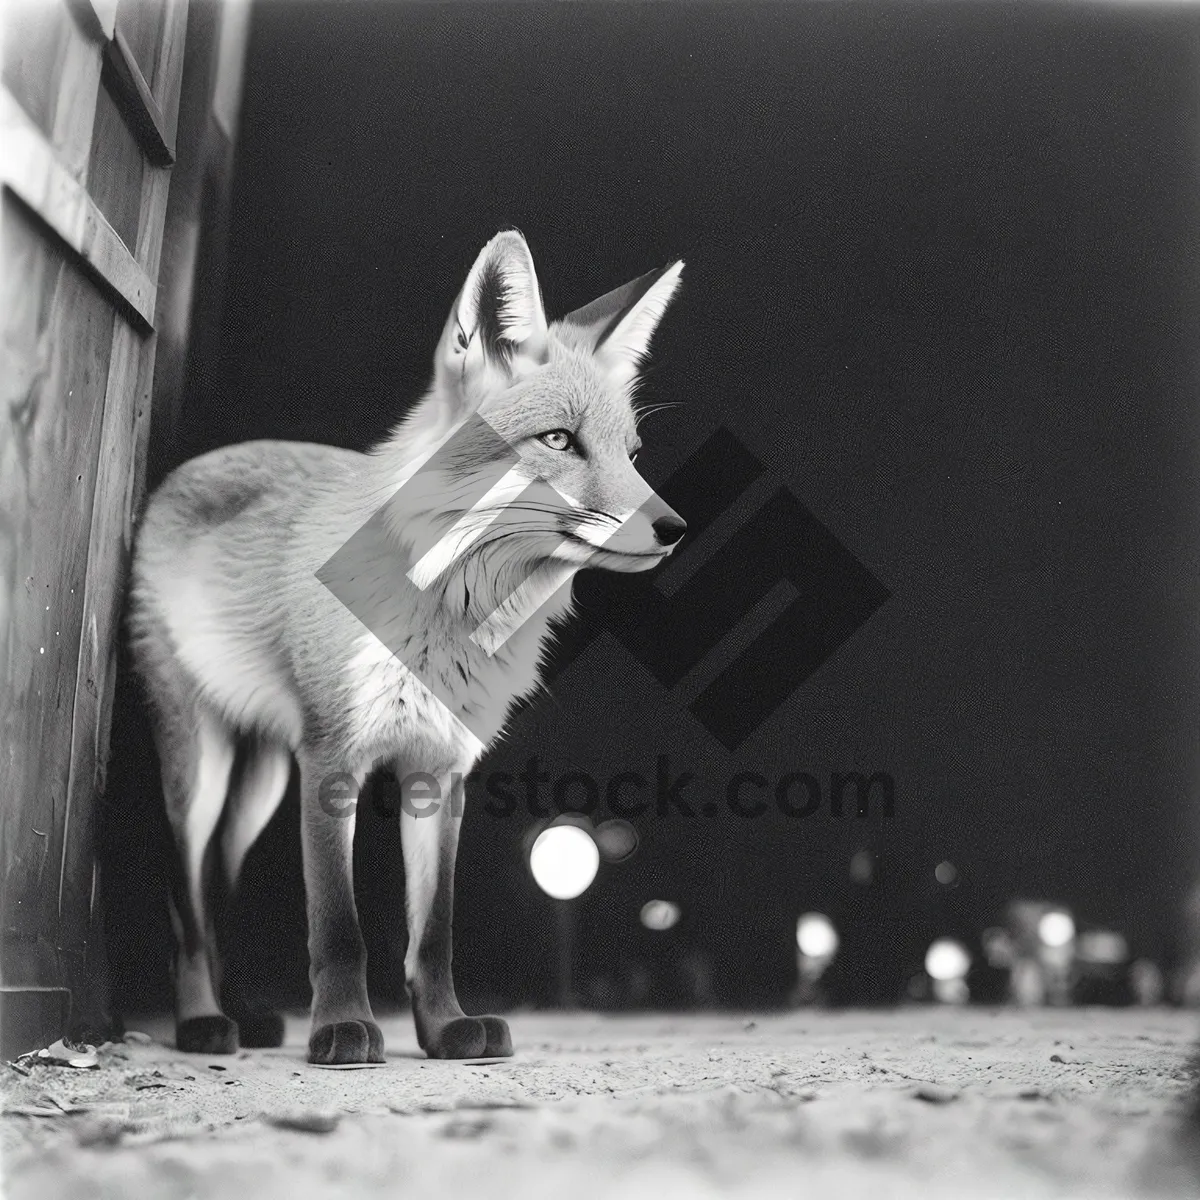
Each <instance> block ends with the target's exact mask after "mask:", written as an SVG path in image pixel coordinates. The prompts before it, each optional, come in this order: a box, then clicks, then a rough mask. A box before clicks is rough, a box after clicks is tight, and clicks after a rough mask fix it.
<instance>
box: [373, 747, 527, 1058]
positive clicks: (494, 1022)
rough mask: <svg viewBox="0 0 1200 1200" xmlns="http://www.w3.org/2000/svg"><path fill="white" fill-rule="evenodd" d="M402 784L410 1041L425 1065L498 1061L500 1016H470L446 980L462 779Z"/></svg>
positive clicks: (423, 778)
mask: <svg viewBox="0 0 1200 1200" xmlns="http://www.w3.org/2000/svg"><path fill="white" fill-rule="evenodd" d="M396 774H397V776H399V777H400V779H401V781H402V782H401V805H400V834H401V841H402V844H403V847H404V887H405V899H406V908H407V911H408V951H407V953H406V955H405V958H404V974H405V979H406V982H407V984H408V990H409V994H410V995H411V996H412V1004H413V1019H414V1020H415V1022H416V1027H417V1041H418V1042H419V1043H420V1046H421V1049H423V1050H424V1051H425V1053H426V1054H428V1055H429V1057H430V1058H499V1057H507V1056H508V1055H510V1054H512V1039H511V1038H510V1036H509V1032H508V1025H507V1023H506V1022H505V1021H503V1020H501V1018H499V1017H493V1016H482V1017H469V1016H467V1015H466V1014H465V1013H464V1012H463V1010H462V1007H461V1006H460V1005H459V1003H458V997H457V996H456V995H455V993H454V979H453V976H452V975H451V967H450V964H451V960H452V958H453V950H452V946H451V926H452V925H453V921H454V859H455V855H456V853H457V851H458V834H459V829H460V827H461V825H462V793H461V787H462V785H461V782H459V781H460V780H461V778H462V776H461V775H452V774H451V773H449V772H447V773H445V774H439V775H437V776H432V775H413V776H408V777H405V776H404V775H403V774H402V773H401V772H400V771H397V772H396Z"/></svg>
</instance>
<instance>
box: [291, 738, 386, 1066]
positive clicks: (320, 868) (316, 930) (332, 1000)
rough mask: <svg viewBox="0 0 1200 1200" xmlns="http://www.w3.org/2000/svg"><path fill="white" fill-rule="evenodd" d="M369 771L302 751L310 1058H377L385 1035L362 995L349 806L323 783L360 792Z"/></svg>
mask: <svg viewBox="0 0 1200 1200" xmlns="http://www.w3.org/2000/svg"><path fill="white" fill-rule="evenodd" d="M365 774H366V771H365V769H362V768H358V767H356V768H354V769H348V768H347V766H346V764H344V763H340V762H338V761H337V760H336V759H335V758H332V757H326V756H322V755H319V754H313V753H308V754H304V753H302V754H301V755H300V804H301V819H300V833H301V847H302V849H303V851H304V889H305V893H306V899H307V904H308V956H309V978H310V979H311V980H312V989H313V1006H312V1033H311V1036H310V1037H309V1042H308V1061H309V1062H312V1063H320V1064H323V1065H332V1064H345V1063H368V1062H371V1063H381V1062H383V1061H384V1056H383V1034H382V1033H381V1032H380V1029H379V1026H378V1025H377V1024H376V1023H375V1018H374V1017H373V1016H372V1014H371V1004H370V1001H369V1000H368V999H367V951H366V945H365V943H364V942H363V937H362V933H361V931H360V929H359V924H358V912H357V909H356V908H355V905H354V875H353V853H354V806H353V804H346V805H342V804H341V803H340V802H339V801H338V800H337V799H331V798H330V795H329V789H328V788H327V787H325V784H326V783H327V782H328V781H330V780H344V781H347V782H349V783H352V784H353V787H352V789H351V790H352V791H353V792H357V790H358V787H359V785H361V783H362V780H363V778H364V777H365Z"/></svg>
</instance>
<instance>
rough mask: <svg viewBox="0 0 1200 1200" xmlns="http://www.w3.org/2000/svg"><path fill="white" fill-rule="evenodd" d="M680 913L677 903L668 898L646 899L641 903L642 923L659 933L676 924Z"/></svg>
mask: <svg viewBox="0 0 1200 1200" xmlns="http://www.w3.org/2000/svg"><path fill="white" fill-rule="evenodd" d="M682 915H683V914H682V912H681V911H680V908H679V905H678V904H675V903H673V902H672V901H670V900H647V901H646V903H645V904H643V905H642V913H641V918H642V924H643V925H645V927H646V928H647V929H653V930H655V931H656V932H659V933H661V932H662V931H663V930H666V929H670V928H671V927H672V926H673V925H676V924H678V922H679V918H680V917H681V916H682Z"/></svg>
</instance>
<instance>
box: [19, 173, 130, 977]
mask: <svg viewBox="0 0 1200 1200" xmlns="http://www.w3.org/2000/svg"><path fill="white" fill-rule="evenodd" d="M0 261H2V262H3V264H4V271H3V275H2V276H0V289H2V290H0V312H3V313H4V339H3V344H2V347H0V354H2V358H0V796H3V797H4V798H5V803H4V804H3V805H0V919H2V927H0V950H2V957H0V969H2V971H3V982H4V983H5V984H6V985H13V984H23V985H30V986H34V985H36V986H49V985H55V984H58V983H59V981H60V980H59V975H60V968H59V962H58V954H57V933H58V905H57V887H56V885H57V882H58V875H59V870H60V863H61V858H62V839H63V819H62V818H63V814H64V811H65V808H66V804H67V792H68V785H69V780H70V762H71V741H70V738H69V737H68V736H65V731H66V730H67V729H69V728H70V725H71V722H72V715H73V714H72V708H73V704H74V696H75V691H76V680H77V676H78V660H79V641H80V632H81V628H82V619H83V601H84V587H85V579H86V572H87V544H88V538H89V531H90V528H91V524H92V511H93V499H94V497H93V489H94V484H95V479H96V470H97V464H98V458H99V451H100V445H99V440H100V431H101V420H102V414H103V409H104V403H103V399H104V393H105V389H106V381H107V378H108V368H109V357H110V354H111V351H112V345H113V330H114V320H115V317H114V312H113V308H112V305H111V303H110V302H109V301H108V300H107V298H106V297H105V295H104V294H102V292H101V291H100V290H99V289H98V288H97V286H96V285H95V283H94V282H93V281H92V280H91V279H90V278H89V277H87V276H85V274H84V273H83V272H82V271H81V269H80V268H79V267H78V266H77V265H75V264H74V263H73V262H72V261H71V258H70V256H69V255H68V254H67V253H66V252H65V251H64V250H63V248H62V247H61V245H60V244H59V243H58V242H57V241H50V240H49V239H48V238H47V237H46V235H45V232H44V230H43V229H42V227H41V226H40V224H38V223H37V222H36V220H35V219H34V218H33V217H32V216H31V215H30V214H29V213H28V212H27V211H26V210H25V209H24V208H22V207H21V206H19V205H17V204H16V203H14V202H13V200H12V199H11V198H9V197H7V196H6V197H5V198H4V200H3V207H2V210H0ZM48 899H49V903H47V900H48Z"/></svg>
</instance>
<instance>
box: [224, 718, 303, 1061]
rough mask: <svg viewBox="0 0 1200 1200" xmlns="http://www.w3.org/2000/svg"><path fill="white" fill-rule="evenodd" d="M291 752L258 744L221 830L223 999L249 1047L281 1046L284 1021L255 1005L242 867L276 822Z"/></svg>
mask: <svg viewBox="0 0 1200 1200" xmlns="http://www.w3.org/2000/svg"><path fill="white" fill-rule="evenodd" d="M291 766H292V756H291V751H290V750H289V749H288V747H287V746H286V745H284V744H283V743H282V742H277V741H273V740H270V739H267V738H261V737H259V738H253V739H250V740H249V741H248V742H247V743H246V747H245V754H244V757H243V760H242V762H241V764H240V766H239V769H238V770H237V772H236V773H235V778H234V782H233V786H232V787H231V788H230V790H229V799H228V801H227V803H226V805H225V818H224V824H223V826H222V829H221V835H220V837H221V861H222V864H223V866H224V868H225V881H226V884H227V887H228V902H227V904H226V912H225V914H224V916H225V920H224V922H223V929H222V932H223V933H224V935H225V936H224V939H223V940H224V942H225V948H226V951H227V952H226V954H225V956H224V978H223V980H222V987H221V999H222V1001H223V1003H224V1007H225V1012H226V1013H227V1014H228V1015H229V1016H230V1017H232V1018H233V1019H234V1021H236V1022H237V1027H238V1040H239V1041H240V1043H241V1045H243V1046H281V1045H282V1044H283V1034H284V1026H283V1018H282V1017H281V1016H280V1015H279V1014H278V1013H276V1012H272V1011H270V1010H268V1009H265V1008H263V1007H262V1006H261V1005H260V1004H258V1003H256V1002H255V1001H254V1000H253V999H252V993H253V989H252V985H251V981H250V979H249V975H250V968H251V965H252V959H253V955H252V953H251V944H250V941H249V939H247V937H246V926H245V923H244V917H245V915H246V914H244V913H242V912H241V911H239V910H240V908H241V905H240V895H241V893H240V890H239V887H238V883H239V880H240V879H241V873H242V865H243V863H244V862H245V859H246V855H247V853H248V852H249V850H250V847H251V846H253V845H254V843H255V842H256V841H257V840H258V838H259V835H260V834H261V833H262V831H263V830H264V829H265V828H266V826H267V823H268V822H269V821H270V819H271V817H272V816H274V814H275V811H276V809H278V807H279V803H280V801H281V800H282V799H283V793H284V791H285V790H286V789H287V784H288V777H289V775H290V774H291Z"/></svg>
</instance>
